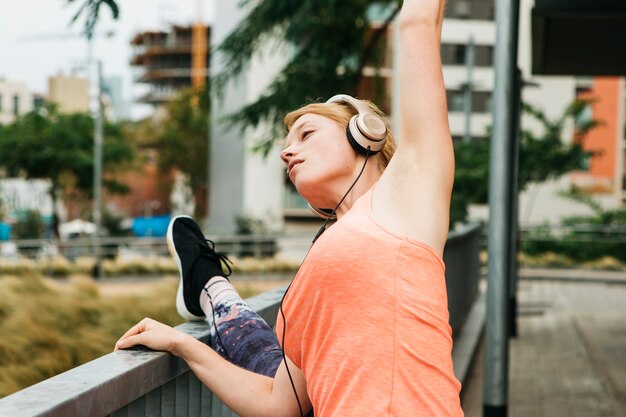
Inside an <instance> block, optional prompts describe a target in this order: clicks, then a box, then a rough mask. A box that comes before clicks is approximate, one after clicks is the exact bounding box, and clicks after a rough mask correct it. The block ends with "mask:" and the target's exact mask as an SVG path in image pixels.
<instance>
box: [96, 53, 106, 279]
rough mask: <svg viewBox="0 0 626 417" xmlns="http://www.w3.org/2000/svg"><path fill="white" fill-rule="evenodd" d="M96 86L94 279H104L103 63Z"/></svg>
mask: <svg viewBox="0 0 626 417" xmlns="http://www.w3.org/2000/svg"><path fill="white" fill-rule="evenodd" d="M96 68H97V71H96V84H97V88H98V94H97V98H98V107H97V110H96V123H95V126H96V127H95V132H94V165H93V166H94V168H93V221H94V223H95V224H96V233H95V234H94V248H95V258H96V263H95V266H94V278H96V279H98V278H101V277H102V259H101V251H100V232H101V225H102V137H103V127H104V126H103V120H102V118H103V108H102V62H101V61H99V60H98V61H97V62H96Z"/></svg>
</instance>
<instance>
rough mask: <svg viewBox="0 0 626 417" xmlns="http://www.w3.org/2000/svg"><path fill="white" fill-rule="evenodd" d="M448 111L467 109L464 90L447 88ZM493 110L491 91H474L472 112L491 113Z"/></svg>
mask: <svg viewBox="0 0 626 417" xmlns="http://www.w3.org/2000/svg"><path fill="white" fill-rule="evenodd" d="M446 98H447V100H448V111H449V112H450V113H452V112H463V111H465V93H464V92H463V91H462V90H447V91H446ZM490 111H491V92H489V91H474V92H472V113H489V112H490Z"/></svg>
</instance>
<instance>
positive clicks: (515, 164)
mask: <svg viewBox="0 0 626 417" xmlns="http://www.w3.org/2000/svg"><path fill="white" fill-rule="evenodd" d="M514 76H515V78H514V80H513V85H514V90H513V91H514V97H513V106H511V147H512V149H511V164H510V169H511V195H510V197H509V204H510V205H509V210H510V211H511V218H510V222H511V226H510V227H509V232H510V234H511V236H510V245H511V248H510V254H509V283H510V285H509V326H508V327H509V337H516V336H517V251H518V248H519V245H518V243H519V234H518V230H519V218H518V217H519V210H518V208H519V207H518V206H519V153H520V146H521V143H520V139H521V138H520V120H521V117H522V115H521V111H522V86H523V81H522V71H521V70H520V69H519V68H517V69H516V71H515V74H514Z"/></svg>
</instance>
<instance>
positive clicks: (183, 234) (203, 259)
mask: <svg viewBox="0 0 626 417" xmlns="http://www.w3.org/2000/svg"><path fill="white" fill-rule="evenodd" d="M214 246H215V244H214V243H213V242H212V241H210V240H207V239H206V238H205V237H204V234H203V233H202V231H201V230H200V227H198V224H197V223H196V222H195V221H193V219H192V218H191V217H189V216H176V217H174V218H173V219H172V220H171V221H170V224H169V226H168V227H167V247H168V249H169V251H170V253H171V254H172V257H173V258H174V260H175V261H176V265H177V266H178V270H179V271H180V284H179V286H178V293H177V295H176V309H177V310H178V314H180V315H181V316H182V317H183V318H185V319H187V320H203V319H204V317H205V316H204V312H203V311H202V308H201V307H200V294H201V292H202V289H203V288H204V286H205V285H206V283H207V282H208V281H209V278H212V277H214V276H216V275H220V276H223V277H227V276H229V275H230V274H231V272H232V270H231V269H230V266H229V265H228V262H230V260H229V259H228V258H227V257H226V255H224V254H222V253H219V252H215V249H214ZM223 266H226V268H227V270H228V272H227V273H226V272H225V271H224V268H223Z"/></svg>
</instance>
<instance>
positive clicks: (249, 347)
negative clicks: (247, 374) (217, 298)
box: [210, 298, 283, 377]
mask: <svg viewBox="0 0 626 417" xmlns="http://www.w3.org/2000/svg"><path fill="white" fill-rule="evenodd" d="M214 307H215V324H216V325H217V330H218V332H219V336H218V335H216V334H215V326H211V342H210V344H211V347H212V348H213V349H215V351H216V352H217V353H219V354H220V355H222V356H223V357H224V358H226V359H227V360H229V361H230V362H232V363H234V364H235V365H237V366H240V367H242V368H244V369H247V370H249V371H252V372H255V373H257V374H261V375H265V376H269V377H274V375H275V374H276V370H277V369H278V366H279V365H280V363H281V361H282V360H283V354H282V350H281V348H280V345H279V344H278V338H277V337H276V333H275V332H274V331H273V330H272V328H271V327H270V326H269V325H268V324H267V323H266V322H265V320H263V319H262V318H261V317H260V316H259V315H258V314H256V313H255V312H254V311H252V309H250V307H248V305H247V304H246V303H245V302H244V301H243V300H241V299H240V298H236V299H226V300H224V301H223V302H220V303H218V304H216V305H215V306H214Z"/></svg>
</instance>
